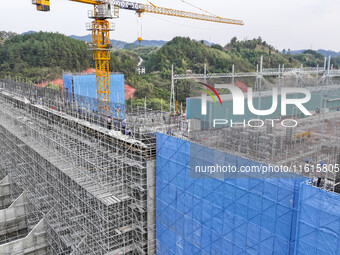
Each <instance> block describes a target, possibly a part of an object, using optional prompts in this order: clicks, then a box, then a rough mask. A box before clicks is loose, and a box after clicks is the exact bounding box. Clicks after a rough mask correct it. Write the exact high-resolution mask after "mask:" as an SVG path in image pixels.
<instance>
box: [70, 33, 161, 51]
mask: <svg viewBox="0 0 340 255" xmlns="http://www.w3.org/2000/svg"><path fill="white" fill-rule="evenodd" d="M70 37H71V38H72V39H76V40H81V41H84V42H91V41H92V36H91V35H84V36H77V35H71V36H70ZM110 42H111V44H112V46H113V47H114V48H116V49H134V48H137V47H139V46H143V47H159V48H160V47H162V46H163V45H164V44H166V43H167V41H161V40H158V41H157V40H143V41H142V42H141V45H139V42H138V40H136V41H134V42H132V43H128V42H124V41H119V40H111V41H110Z"/></svg>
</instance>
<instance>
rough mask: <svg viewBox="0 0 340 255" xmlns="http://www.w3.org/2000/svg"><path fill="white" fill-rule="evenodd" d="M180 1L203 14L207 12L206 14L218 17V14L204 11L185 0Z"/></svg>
mask: <svg viewBox="0 0 340 255" xmlns="http://www.w3.org/2000/svg"><path fill="white" fill-rule="evenodd" d="M179 1H181V2H183V3H185V4H187V5H189V6H191V7H194V8H196V9H198V10H200V11H202V12H205V13H207V14H210V15H212V16H216V17H218V16H217V15H216V14H214V13H211V12H209V11H207V10H203V9H202V8H200V7H198V6H196V5H193V4H191V3H189V2H187V1H184V0H179Z"/></svg>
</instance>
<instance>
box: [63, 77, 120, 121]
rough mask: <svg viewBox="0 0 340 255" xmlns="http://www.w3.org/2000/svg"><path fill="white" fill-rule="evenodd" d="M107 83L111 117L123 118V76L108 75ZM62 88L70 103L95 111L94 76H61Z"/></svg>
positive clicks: (95, 91) (95, 90)
mask: <svg viewBox="0 0 340 255" xmlns="http://www.w3.org/2000/svg"><path fill="white" fill-rule="evenodd" d="M72 80H73V81H72ZM72 82H73V84H72ZM109 82H110V101H111V104H110V106H111V116H113V117H116V118H125V89H124V75H123V74H110V80H109ZM63 87H64V90H65V91H66V92H68V94H69V100H70V102H73V103H74V104H76V105H77V106H79V107H82V108H85V109H89V110H91V111H96V110H97V89H96V75H95V74H86V75H63Z"/></svg>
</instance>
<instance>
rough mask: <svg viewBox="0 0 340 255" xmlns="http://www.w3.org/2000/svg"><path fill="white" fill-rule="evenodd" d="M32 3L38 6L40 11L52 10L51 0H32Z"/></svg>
mask: <svg viewBox="0 0 340 255" xmlns="http://www.w3.org/2000/svg"><path fill="white" fill-rule="evenodd" d="M32 4H35V5H36V6H37V10H38V11H43V12H48V11H50V0H32Z"/></svg>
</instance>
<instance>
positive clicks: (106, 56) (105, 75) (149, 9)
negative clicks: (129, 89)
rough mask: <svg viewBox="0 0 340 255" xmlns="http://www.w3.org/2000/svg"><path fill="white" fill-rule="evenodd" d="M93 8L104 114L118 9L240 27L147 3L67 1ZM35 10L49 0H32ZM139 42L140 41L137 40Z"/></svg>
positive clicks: (99, 99)
mask: <svg viewBox="0 0 340 255" xmlns="http://www.w3.org/2000/svg"><path fill="white" fill-rule="evenodd" d="M70 1H73V2H79V3H84V4H91V5H93V6H94V10H93V11H89V17H90V18H92V19H94V21H93V22H92V23H89V24H88V25H87V29H88V30H90V31H92V50H93V59H94V61H95V69H96V85H97V108H98V112H99V113H101V114H103V115H106V116H108V115H110V113H111V109H110V84H109V61H110V31H113V29H114V27H113V24H111V23H110V22H109V21H108V19H113V18H118V17H119V9H125V10H131V11H135V12H136V13H137V14H138V15H139V16H141V15H142V14H143V13H154V14H160V15H168V16H174V17H181V18H187V19H195V20H203V21H209V22H217V23H225V24H233V25H243V21H242V20H236V19H227V18H222V17H219V16H216V15H207V14H199V13H194V12H187V11H181V10H174V9H170V8H164V7H158V6H155V5H153V4H151V3H150V5H148V4H141V3H134V2H129V1H123V0H70ZM32 4H34V5H36V7H37V10H38V11H50V1H49V0H32ZM138 40H139V41H141V38H140V37H139V38H138Z"/></svg>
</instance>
